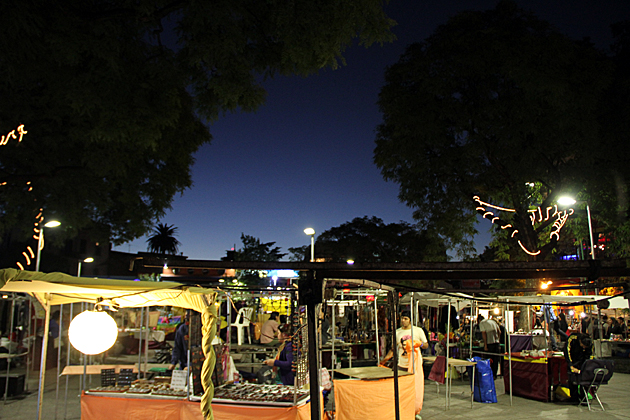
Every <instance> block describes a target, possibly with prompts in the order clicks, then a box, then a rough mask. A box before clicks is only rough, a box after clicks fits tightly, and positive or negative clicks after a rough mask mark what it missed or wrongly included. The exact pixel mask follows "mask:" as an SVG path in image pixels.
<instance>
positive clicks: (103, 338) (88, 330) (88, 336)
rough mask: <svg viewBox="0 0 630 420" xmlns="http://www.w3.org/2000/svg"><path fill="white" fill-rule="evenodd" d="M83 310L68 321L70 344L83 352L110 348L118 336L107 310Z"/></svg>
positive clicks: (101, 351)
mask: <svg viewBox="0 0 630 420" xmlns="http://www.w3.org/2000/svg"><path fill="white" fill-rule="evenodd" d="M96 308H97V309H96V310H94V311H84V312H81V313H80V314H79V315H77V316H75V317H74V319H73V320H72V322H70V328H69V329H68V337H69V338H70V343H71V344H72V346H73V347H74V348H75V349H77V350H79V351H80V352H81V353H83V354H100V353H103V352H104V351H105V350H108V349H110V348H111V347H112V346H113V345H114V343H115V342H116V339H117V338H118V326H117V325H116V321H114V318H112V317H111V316H110V315H109V314H108V313H107V312H104V311H102V310H99V309H98V308H99V307H98V305H97V307H96Z"/></svg>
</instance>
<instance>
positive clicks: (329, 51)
mask: <svg viewBox="0 0 630 420" xmlns="http://www.w3.org/2000/svg"><path fill="white" fill-rule="evenodd" d="M382 5H383V2H382V0H357V1H353V2H346V1H344V0H322V1H318V2H311V1H310V0H297V1H293V2H286V1H281V0H269V1H264V2H261V1H258V0H229V1H228V0H214V1H211V2H194V1H190V0H176V1H167V0H138V1H136V0H111V1H106V2H104V1H100V0H64V1H60V0H45V1H44V0H34V1H17V0H8V1H3V2H1V3H0V24H1V25H2V28H3V36H2V37H0V61H1V62H2V66H0V97H2V102H1V103H0V133H2V135H4V134H5V133H8V132H9V131H11V130H14V129H15V128H16V127H17V126H18V125H19V124H24V125H25V128H26V130H27V131H28V134H27V135H26V136H25V137H24V139H23V141H22V142H20V143H18V142H15V141H12V142H10V143H8V144H7V145H5V146H2V147H0V152H1V153H0V234H1V233H4V232H5V231H7V230H8V229H11V228H13V227H20V228H21V229H22V230H24V231H26V230H28V229H29V228H30V227H31V226H32V223H33V219H34V216H35V215H36V214H37V212H38V211H39V209H40V208H43V209H44V214H45V217H47V218H50V217H52V216H56V217H58V218H59V219H60V220H61V221H62V222H63V229H65V230H66V231H67V235H68V237H72V236H74V235H75V234H76V233H77V231H78V230H80V229H84V228H91V229H95V230H96V231H98V233H99V234H100V236H101V238H102V239H110V240H111V241H112V242H113V243H114V244H121V243H124V242H127V241H129V240H132V239H135V238H138V237H141V236H142V235H143V234H145V233H146V232H147V231H149V230H150V228H151V226H152V225H153V224H154V221H155V220H156V219H158V220H159V218H160V217H161V216H163V215H164V214H165V211H166V210H168V209H170V206H171V203H172V199H173V197H174V196H175V194H179V193H183V192H184V191H185V190H186V189H187V188H189V187H191V186H192V181H191V166H192V164H193V162H194V158H193V154H194V153H195V152H196V151H197V149H198V148H199V147H200V146H201V145H203V144H205V143H208V142H209V141H210V140H211V136H210V134H209V132H208V129H207V127H206V126H205V123H206V122H207V121H208V120H213V119H216V118H218V117H219V116H220V115H221V114H222V113H225V112H228V111H236V110H243V111H253V110H255V109H256V108H257V107H258V106H260V105H261V104H262V103H263V101H264V98H265V91H264V89H263V87H262V83H263V82H264V81H265V79H267V78H269V77H272V76H274V75H275V74H300V75H307V74H310V73H313V72H316V71H318V70H320V69H321V68H324V67H328V68H335V67H337V66H338V65H339V64H343V57H342V53H343V52H344V50H345V48H346V47H347V46H349V45H351V43H352V42H353V40H354V39H355V38H358V40H359V43H361V44H362V45H365V46H369V45H370V44H372V43H374V42H383V41H389V40H391V39H392V38H393V35H392V34H391V32H390V31H389V28H390V27H391V26H392V25H393V23H394V22H393V21H391V20H390V19H388V18H387V16H386V15H385V14H384V12H383V9H382ZM5 183H6V184H5ZM27 183H30V184H27ZM31 187H32V190H30V188H31ZM93 237H94V238H95V239H97V235H96V234H93Z"/></svg>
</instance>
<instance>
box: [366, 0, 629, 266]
mask: <svg viewBox="0 0 630 420" xmlns="http://www.w3.org/2000/svg"><path fill="white" fill-rule="evenodd" d="M614 68H615V67H614V62H613V60H611V59H610V58H609V57H607V56H606V55H605V54H603V53H602V52H600V51H598V50H596V49H595V48H594V47H593V46H592V45H591V44H590V43H588V42H586V41H574V40H572V39H570V38H568V37H566V36H564V35H562V34H560V33H559V32H557V31H556V30H555V29H554V28H553V27H552V26H551V25H550V24H549V23H547V22H544V21H542V20H539V19H537V18H536V17H535V16H533V15H532V14H531V13H529V12H526V11H524V10H520V9H518V8H517V7H516V5H515V3H514V2H512V1H502V2H500V3H499V4H498V5H497V7H496V8H495V9H494V10H490V11H484V12H463V13H460V14H458V15H456V16H455V17H453V18H451V19H450V20H449V21H448V23H446V24H445V25H442V26H440V27H438V29H437V30H436V31H435V33H434V34H433V35H432V36H430V37H429V38H428V39H427V40H426V41H425V42H423V43H417V44H413V45H411V46H409V47H408V48H407V50H406V52H405V53H404V54H403V56H402V57H401V58H400V60H399V61H398V63H396V64H394V65H393V66H391V67H390V68H388V69H387V71H386V76H385V78H386V84H385V86H384V87H383V88H382V90H381V92H380V96H379V106H380V109H381V112H382V114H383V121H384V122H383V123H382V124H381V125H380V126H379V127H378V129H377V139H376V148H375V152H374V162H375V163H376V165H377V166H378V167H379V168H380V170H381V173H382V175H383V176H384V178H385V179H387V180H391V181H395V182H397V183H398V184H399V185H400V191H399V197H400V199H401V200H402V201H403V202H406V203H407V204H408V205H409V206H411V207H413V208H414V209H415V211H414V218H416V219H417V220H418V221H419V224H420V226H421V227H423V228H431V229H435V231H436V232H437V234H439V235H440V236H442V237H444V238H446V240H447V241H448V246H449V247H450V248H454V249H457V250H458V252H459V253H460V254H466V253H470V252H471V251H472V237H473V235H474V234H475V233H477V230H476V227H475V225H476V222H477V217H478V214H481V215H486V217H487V218H488V219H487V223H490V221H491V220H492V222H493V223H495V226H497V227H496V229H495V236H496V237H497V238H502V239H501V240H503V242H505V243H509V244H510V246H509V251H508V254H507V255H504V258H510V259H524V258H529V259H545V258H550V257H551V255H552V252H553V250H554V249H555V248H556V246H557V244H558V240H562V239H561V238H563V236H562V235H563V234H564V233H565V232H567V227H568V228H569V229H570V228H571V227H572V226H571V225H573V226H574V227H575V226H577V225H578V223H577V222H575V221H574V218H575V217H576V216H578V215H580V216H581V215H583V214H584V213H583V212H582V211H576V213H575V215H573V216H571V217H569V218H565V217H564V216H566V214H565V213H563V211H564V209H562V208H556V207H554V206H555V204H556V200H557V198H558V197H559V196H560V195H562V194H566V193H573V194H574V195H579V197H577V198H579V199H587V200H589V202H590V203H591V208H592V209H595V208H597V209H599V214H598V221H599V223H600V225H602V226H603V225H604V222H603V221H604V220H609V221H612V220H615V219H614V218H617V221H616V223H619V216H621V217H622V219H623V220H624V221H625V220H626V216H625V212H626V211H627V210H628V207H627V206H628V205H627V202H625V201H624V196H625V194H626V192H627V187H628V171H627V170H625V169H623V168H624V166H623V165H624V164H623V162H624V160H627V158H628V155H629V151H630V150H629V148H628V146H627V137H626V140H625V141H624V142H621V141H620V138H621V137H622V136H617V137H616V138H612V137H607V136H605V130H604V127H603V126H604V124H603V121H604V118H603V116H604V115H605V114H606V110H607V109H608V107H607V105H606V98H607V94H608V92H609V89H610V87H611V86H612V80H613V79H614ZM627 98H628V97H627V96H626V97H625V98H623V101H624V103H626V104H627V101H628V99H627ZM609 117H610V116H609ZM624 135H627V132H625V133H624ZM473 197H477V200H474V199H473ZM492 206H498V207H501V208H502V209H498V208H496V207H492ZM539 207H540V212H539V211H538V208H539ZM548 207H549V208H551V212H550V216H549V217H547V208H548ZM583 207H584V206H583V205H581V208H583ZM555 210H558V211H557V212H555V213H554V211H555ZM578 210H579V208H578ZM478 211H479V212H478ZM567 211H568V212H569V213H570V212H571V211H570V210H567ZM605 212H607V213H608V214H605ZM490 213H492V214H490ZM613 215H614V217H613ZM532 220H534V222H535V223H534V224H532ZM563 224H564V225H565V226H564V229H565V231H561V232H559V233H560V234H559V235H555V234H554V232H556V233H558V232H557V231H558V226H561V225H563ZM579 225H580V229H584V226H586V223H585V222H584V219H582V220H581V221H580V223H579ZM499 227H501V228H499ZM568 237H569V238H580V232H574V233H572V234H570V235H568ZM581 237H586V236H583V235H582V236H581ZM627 238H628V237H627V236H626V239H627ZM617 239H618V240H620V239H622V238H620V237H618V238H617ZM523 251H527V252H529V253H530V254H534V255H529V254H527V253H526V252H523Z"/></svg>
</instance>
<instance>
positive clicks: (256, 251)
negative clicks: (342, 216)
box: [234, 233, 287, 285]
mask: <svg viewBox="0 0 630 420" xmlns="http://www.w3.org/2000/svg"><path fill="white" fill-rule="evenodd" d="M241 242H242V243H243V246H242V247H241V248H239V249H237V250H236V251H235V252H234V261H271V262H273V261H280V260H281V259H282V258H283V257H284V256H285V255H287V254H286V253H282V252H281V251H280V249H281V248H280V247H277V246H274V245H275V244H276V243H275V242H264V243H263V242H260V239H258V238H255V237H253V236H250V235H245V234H244V233H241ZM265 274H266V273H265V272H259V271H256V270H237V273H236V275H237V277H238V279H239V281H241V282H244V283H246V284H249V285H254V284H259V283H260V282H261V278H263V277H264V276H265Z"/></svg>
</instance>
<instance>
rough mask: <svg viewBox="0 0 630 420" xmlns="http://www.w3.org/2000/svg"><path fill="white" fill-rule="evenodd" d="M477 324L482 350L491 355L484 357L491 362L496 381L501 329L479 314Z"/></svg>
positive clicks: (492, 320) (499, 357) (493, 321)
mask: <svg viewBox="0 0 630 420" xmlns="http://www.w3.org/2000/svg"><path fill="white" fill-rule="evenodd" d="M477 322H478V323H479V330H480V331H481V335H482V336H483V350H484V351H485V352H487V353H491V354H486V355H484V357H486V358H488V359H490V360H492V364H491V367H492V376H493V378H494V379H496V378H497V369H498V368H499V363H501V356H500V355H499V354H500V353H501V344H500V343H499V340H500V334H501V329H500V328H499V324H497V323H496V321H495V320H494V319H485V318H484V317H483V315H481V314H479V315H478V316H477Z"/></svg>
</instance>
